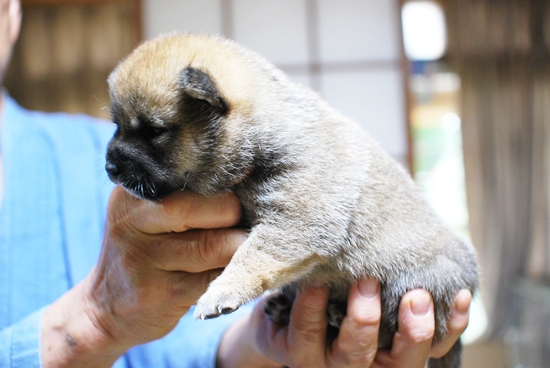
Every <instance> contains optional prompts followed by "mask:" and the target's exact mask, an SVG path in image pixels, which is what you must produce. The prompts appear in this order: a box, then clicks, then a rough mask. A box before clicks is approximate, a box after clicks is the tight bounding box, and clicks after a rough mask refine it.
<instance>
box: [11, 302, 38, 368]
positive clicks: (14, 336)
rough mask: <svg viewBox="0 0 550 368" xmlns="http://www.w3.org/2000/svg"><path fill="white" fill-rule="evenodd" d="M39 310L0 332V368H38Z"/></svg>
mask: <svg viewBox="0 0 550 368" xmlns="http://www.w3.org/2000/svg"><path fill="white" fill-rule="evenodd" d="M43 312H44V310H43V309H41V310H39V311H37V312H35V313H33V314H31V315H29V316H28V317H26V318H24V319H23V320H21V321H19V322H18V323H16V324H14V325H11V326H9V327H7V328H5V329H3V330H2V331H0V367H5V368H39V367H41V362H40V328H41V321H42V314H43Z"/></svg>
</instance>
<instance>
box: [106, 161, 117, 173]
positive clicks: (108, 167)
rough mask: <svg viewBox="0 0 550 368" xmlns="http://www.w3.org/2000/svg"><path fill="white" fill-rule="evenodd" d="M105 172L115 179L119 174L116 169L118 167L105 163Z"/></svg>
mask: <svg viewBox="0 0 550 368" xmlns="http://www.w3.org/2000/svg"><path fill="white" fill-rule="evenodd" d="M105 170H107V172H108V173H109V175H111V176H112V177H116V176H117V175H118V174H119V173H120V169H119V168H118V166H117V165H115V164H113V163H110V162H107V163H106V164H105Z"/></svg>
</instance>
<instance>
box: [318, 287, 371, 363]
mask: <svg viewBox="0 0 550 368" xmlns="http://www.w3.org/2000/svg"><path fill="white" fill-rule="evenodd" d="M380 315H381V307H380V285H379V283H378V282H377V281H376V280H375V279H365V280H362V281H360V282H359V283H358V284H354V285H352V286H351V288H350V293H349V298H348V310H347V314H346V317H345V318H344V321H343V322H342V326H341V328H340V333H339V336H338V338H337V339H336V340H335V341H334V343H333V350H332V354H331V355H330V356H329V361H330V363H329V366H331V367H369V366H370V365H371V364H372V362H373V361H374V358H375V356H376V352H377V349H378V330H379V327H380Z"/></svg>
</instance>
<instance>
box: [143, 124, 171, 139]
mask: <svg viewBox="0 0 550 368" xmlns="http://www.w3.org/2000/svg"><path fill="white" fill-rule="evenodd" d="M167 132H168V128H165V127H159V126H148V127H147V129H146V132H145V133H146V134H147V136H148V137H151V138H154V137H158V136H160V135H162V134H164V133H167Z"/></svg>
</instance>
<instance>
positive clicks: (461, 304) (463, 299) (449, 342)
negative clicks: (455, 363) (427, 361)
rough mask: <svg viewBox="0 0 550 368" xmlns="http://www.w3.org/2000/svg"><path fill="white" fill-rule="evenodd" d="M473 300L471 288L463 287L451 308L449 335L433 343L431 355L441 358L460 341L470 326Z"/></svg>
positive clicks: (448, 325) (448, 324) (448, 323)
mask: <svg viewBox="0 0 550 368" xmlns="http://www.w3.org/2000/svg"><path fill="white" fill-rule="evenodd" d="M471 301H472V293H471V292H470V291H469V290H466V289H462V290H459V291H458V292H457V293H456V296H455V301H454V304H453V306H452V308H451V316H450V318H449V321H448V322H447V335H446V336H445V338H444V339H443V340H441V341H439V342H437V343H435V344H433V346H432V348H431V350H430V357H432V358H441V357H442V356H444V355H445V354H447V352H449V350H451V348H452V347H453V345H454V344H455V343H456V342H457V341H458V339H459V338H460V335H462V333H463V332H464V330H465V329H466V327H467V326H468V320H469V318H470V303H471Z"/></svg>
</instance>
